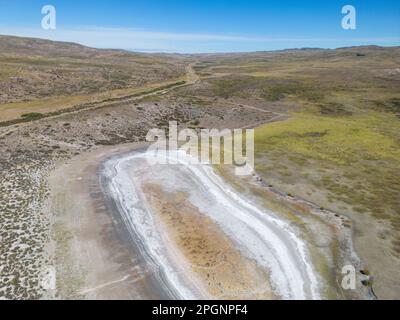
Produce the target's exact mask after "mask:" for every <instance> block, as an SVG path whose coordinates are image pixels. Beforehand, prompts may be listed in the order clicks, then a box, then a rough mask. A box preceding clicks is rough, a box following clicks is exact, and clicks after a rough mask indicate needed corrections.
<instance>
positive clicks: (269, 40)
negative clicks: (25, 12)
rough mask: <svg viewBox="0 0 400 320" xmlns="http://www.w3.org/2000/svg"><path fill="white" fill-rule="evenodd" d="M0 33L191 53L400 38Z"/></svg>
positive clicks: (85, 30) (126, 31)
mask: <svg viewBox="0 0 400 320" xmlns="http://www.w3.org/2000/svg"><path fill="white" fill-rule="evenodd" d="M0 34H8V35H16V36H25V37H37V38H44V39H50V40H58V41H70V42H78V43H81V44H84V45H88V46H92V47H98V48H120V49H134V48H141V50H143V51H177V52H182V51H186V52H190V51H196V50H195V49H194V50H185V48H199V49H198V50H200V49H201V48H203V47H206V46H207V44H211V45H212V44H221V43H222V44H223V43H230V44H235V43H236V46H238V45H240V44H241V43H243V44H244V45H245V46H248V45H249V44H255V45H256V46H257V47H259V46H261V45H263V44H265V45H266V49H268V47H267V45H271V44H277V46H279V43H280V44H281V46H283V44H286V45H289V46H290V44H291V45H292V46H306V45H310V44H314V45H315V46H319V45H320V44H324V43H332V42H342V43H349V45H351V44H352V43H381V44H384V43H390V44H393V43H399V42H400V38H398V37H397V38H396V37H387V38H358V39H350V38H343V39H338V38H295V37H290V38H284V37H281V38H278V37H266V36H265V37H264V36H261V37H260V36H243V35H229V34H207V33H206V34H198V33H184V32H182V33H174V32H157V31H148V30H143V29H135V28H105V27H96V26H94V27H93V26H92V27H90V26H81V27H73V28H63V27H59V28H57V30H51V31H48V30H43V29H40V28H36V29H35V28H7V27H0Z"/></svg>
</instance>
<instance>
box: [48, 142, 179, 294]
mask: <svg viewBox="0 0 400 320" xmlns="http://www.w3.org/2000/svg"><path fill="white" fill-rule="evenodd" d="M146 145H147V144H146V143H133V144H126V145H122V146H118V147H115V146H114V147H102V148H99V149H97V150H94V151H91V152H88V153H85V154H82V155H79V156H77V157H76V158H74V159H73V160H70V161H68V162H67V163H65V164H63V165H61V166H59V167H58V168H57V169H56V170H55V171H53V172H52V173H51V175H50V178H49V182H50V185H51V190H52V192H51V203H52V208H51V209H52V211H53V214H54V223H53V225H54V226H55V227H54V228H53V231H54V235H55V237H54V238H55V239H58V240H56V241H55V242H56V243H55V247H56V248H57V249H55V253H54V254H55V256H56V261H57V276H58V283H57V286H58V289H59V298H62V299H64V298H67V299H68V298H70V299H76V298H78V299H173V298H177V297H176V296H175V295H174V293H173V292H171V291H170V290H168V287H167V286H166V285H165V283H164V284H163V281H164V280H165V279H163V278H162V275H161V274H154V272H151V270H150V269H149V268H148V264H147V263H146V261H145V259H143V256H142V252H141V250H142V248H139V247H138V246H137V242H135V241H132V236H131V233H129V232H128V230H127V229H126V224H125V222H124V221H123V220H122V217H121V215H120V211H119V209H118V208H117V207H116V203H115V201H114V200H113V199H111V198H110V196H109V195H108V193H107V191H106V190H105V189H104V182H105V181H102V179H104V177H103V178H102V174H101V170H103V164H104V162H105V161H107V160H109V159H112V158H121V157H123V156H124V155H127V154H131V153H132V152H134V151H139V150H141V149H142V150H143V149H144V148H145V147H146ZM64 232H66V233H68V234H69V236H68V237H67V238H68V239H67V240H64V239H63V233H64ZM60 238H61V239H62V240H60ZM64 238H65V237H64ZM64 241H65V242H66V243H64ZM60 244H61V245H60ZM60 247H61V249H62V250H60Z"/></svg>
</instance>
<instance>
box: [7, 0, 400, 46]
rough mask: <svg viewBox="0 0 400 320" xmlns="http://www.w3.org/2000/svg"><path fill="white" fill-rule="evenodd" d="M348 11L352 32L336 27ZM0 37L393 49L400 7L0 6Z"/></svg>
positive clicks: (134, 1)
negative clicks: (51, 10)
mask: <svg viewBox="0 0 400 320" xmlns="http://www.w3.org/2000/svg"><path fill="white" fill-rule="evenodd" d="M348 4H349V5H353V6H354V7H355V8H356V10H357V29H356V30H344V29H342V27H341V20H342V17H343V15H342V14H341V9H342V7H343V6H344V5H348ZM44 5H54V6H55V8H56V12H57V29H56V30H43V29H42V28H41V19H42V17H43V15H42V14H41V8H42V6H44ZM0 34H10V35H20V36H30V37H40V38H47V39H52V40H64V41H73V42H79V43H82V44H85V45H89V46H92V47H99V48H121V49H128V50H137V51H164V52H188V53H193V52H230V51H258V50H276V49H285V48H299V47H323V48H335V47H342V46H352V45H365V44H376V45H385V46H392V45H400V1H399V0H347V1H342V0H302V1H301V0H280V1H269V0H263V1H258V0H248V1H243V0H213V1H211V0H201V1H200V0H198V1H189V0H187V1H183V0H130V1H128V0H126V1H123V0H119V1H118V0H113V1H105V0H96V1H91V0H86V1H77V0H68V1H67V0H64V1H61V0H45V1H38V0H7V1H6V0H0Z"/></svg>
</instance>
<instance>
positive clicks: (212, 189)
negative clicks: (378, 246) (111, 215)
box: [100, 150, 323, 299]
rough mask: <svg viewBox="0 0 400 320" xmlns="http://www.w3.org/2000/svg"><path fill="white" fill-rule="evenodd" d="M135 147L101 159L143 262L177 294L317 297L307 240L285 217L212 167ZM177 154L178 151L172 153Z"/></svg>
mask: <svg viewBox="0 0 400 320" xmlns="http://www.w3.org/2000/svg"><path fill="white" fill-rule="evenodd" d="M176 152H178V153H179V157H178V164H172V165H165V164H158V163H157V161H156V160H157V158H158V157H160V156H161V155H160V154H158V153H156V152H154V151H145V150H136V151H133V152H130V153H125V154H120V155H117V156H113V157H111V158H109V159H107V160H106V161H105V162H103V164H102V167H101V170H100V176H101V181H102V183H101V184H102V189H103V192H104V193H105V194H106V195H107V196H108V197H109V198H110V199H111V200H112V201H113V202H114V205H115V208H116V209H117V211H118V212H119V214H120V215H121V217H122V219H123V221H124V223H125V226H126V228H127V230H128V231H129V234H130V236H131V239H132V240H133V243H134V244H135V246H136V247H137V248H138V250H137V251H138V252H139V253H140V255H141V256H142V258H143V260H144V261H145V264H146V268H148V269H149V270H150V273H151V274H152V277H153V278H154V279H155V281H156V283H158V285H159V290H161V291H163V294H162V295H163V296H166V297H169V298H179V299H208V298H211V299H212V298H218V299H231V298H236V299H241V298H245V299H246V298H247V299H320V298H323V290H322V286H323V285H322V283H323V281H322V280H321V279H320V276H319V274H318V272H317V271H316V270H315V268H314V266H313V263H312V258H311V253H310V251H309V248H308V245H307V243H306V241H305V240H304V239H303V238H302V237H301V235H300V234H299V232H298V230H296V228H295V227H293V226H292V225H291V224H290V223H289V222H288V221H285V219H283V218H281V217H280V216H279V215H278V214H275V213H274V212H272V211H271V210H269V209H267V208H263V207H261V206H259V205H258V204H256V203H253V202H252V201H251V200H250V199H248V198H247V197H245V196H244V195H242V194H239V193H238V192H237V191H236V190H235V189H234V188H232V187H231V186H230V185H229V184H228V183H226V182H225V181H224V180H223V179H222V178H221V177H220V176H219V175H218V174H217V173H216V172H215V171H214V169H213V168H212V167H211V166H207V165H193V164H191V163H192V162H191V159H190V156H189V155H186V154H184V153H183V152H181V151H176ZM170 156H173V154H170Z"/></svg>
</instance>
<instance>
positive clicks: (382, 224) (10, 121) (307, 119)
mask: <svg viewBox="0 0 400 320" xmlns="http://www.w3.org/2000/svg"><path fill="white" fill-rule="evenodd" d="M399 57H400V49H399V48H398V47H392V48H381V47H375V46H368V47H352V48H343V49H336V50H322V49H298V50H284V51H276V52H256V53H236V54H203V55H173V54H141V53H131V52H126V51H118V50H98V49H92V48H87V47H83V46H80V45H77V44H72V43H60V42H51V41H46V40H39V39H28V38H17V37H8V36H0V151H1V152H0V167H1V171H0V176H1V180H0V190H1V193H0V240H1V246H0V298H6V299H39V298H50V299H54V298H56V299H146V298H147V299H149V298H150V299H151V298H169V297H180V296H185V297H186V295H185V294H182V295H178V294H177V293H176V292H172V290H170V288H168V285H167V283H168V281H172V280H171V279H169V280H168V279H164V277H163V276H162V275H159V274H157V273H155V272H154V270H153V269H152V267H151V263H150V262H149V259H147V258H146V255H144V254H143V251H146V250H147V251H149V252H152V251H151V250H150V249H151V248H150V249H146V250H144V249H143V248H141V247H140V246H139V245H138V242H137V241H135V240H137V239H132V237H131V236H130V233H129V228H128V227H127V224H126V220H124V217H123V216H121V215H119V212H120V211H121V210H120V209H121V208H117V207H116V203H115V202H113V201H112V199H110V198H109V196H110V193H107V192H105V191H107V190H108V189H107V188H108V187H107V181H106V182H104V181H102V177H104V175H102V172H103V171H102V170H105V169H104V168H105V167H107V163H110V165H109V167H112V166H114V164H113V162H112V161H113V159H114V158H115V157H117V156H121V155H123V156H126V155H128V156H129V155H130V154H131V153H132V152H134V153H135V152H140V150H144V149H145V148H146V147H147V144H146V143H145V137H146V134H147V132H148V130H150V129H151V128H165V129H167V128H168V124H169V121H177V122H178V124H179V127H180V128H192V129H194V130H200V129H202V128H218V129H222V128H232V129H233V128H255V165H256V166H255V168H256V172H255V173H254V174H253V175H252V176H250V177H237V176H235V175H233V173H232V171H233V170H232V169H233V168H232V166H216V167H214V168H213V170H214V171H213V172H215V173H217V174H218V177H220V178H221V179H222V181H223V183H224V186H225V187H223V188H225V189H226V190H231V191H232V192H236V193H238V194H241V195H242V196H243V199H245V200H243V199H242V198H240V199H242V200H240V201H239V202H240V203H244V202H245V201H249V203H252V204H255V206H258V207H259V208H263V210H264V211H263V212H264V213H267V216H268V213H269V212H270V213H271V217H272V216H273V217H274V218H279V219H278V220H279V221H282V223H283V224H284V225H285V226H287V230H289V229H290V231H291V232H292V233H291V234H292V235H295V236H296V237H298V239H299V241H300V242H302V243H305V244H306V246H305V247H306V251H307V252H308V253H307V255H305V256H307V259H308V260H307V262H310V265H312V268H313V269H312V270H313V272H311V273H310V274H309V273H301V277H300V278H301V279H302V280H304V283H305V284H304V285H299V286H300V287H302V288H303V289H304V288H305V289H304V292H301V293H302V294H300V295H296V294H293V295H291V291H290V290H289V289H292V288H289V289H288V294H287V296H286V295H285V294H282V295H280V294H279V293H280V291H279V290H276V289H277V287H279V283H278V282H274V281H273V280H271V278H274V277H275V273H274V272H275V271H274V269H273V268H271V269H269V268H268V267H266V266H267V265H268V263H266V266H264V265H263V263H262V259H261V256H258V255H257V254H258V252H257V251H256V250H254V252H253V251H252V248H251V247H250V246H249V247H246V245H245V244H246V243H245V241H244V240H243V239H242V238H240V237H239V236H238V237H234V236H232V234H235V231H237V230H242V229H234V228H233V227H232V229H229V228H226V225H225V221H231V225H232V226H236V224H235V223H236V222H237V221H236V220H224V219H222V218H221V219H220V218H219V216H217V215H213V214H214V213H215V212H219V211H218V210H219V209H220V208H218V207H215V206H214V207H208V206H207V204H208V203H210V202H212V201H211V200H210V199H212V197H213V196H212V195H210V196H204V198H202V196H201V195H200V191H199V190H202V189H201V187H193V190H192V189H191V188H184V187H182V188H181V189H179V188H178V189H175V188H172V187H165V186H168V185H167V184H165V185H164V187H161V185H162V184H163V183H165V181H166V180H167V178H168V172H167V171H168V170H166V171H165V172H163V174H164V175H165V176H163V174H161V171H158V172H160V174H159V175H157V174H154V172H156V173H157V168H153V169H151V170H150V169H146V170H149V171H146V170H145V168H143V172H145V174H147V178H146V179H142V180H143V181H142V180H140V179H138V178H137V175H138V174H139V173H138V172H136V171H135V170H134V169H132V168H130V169H129V170H127V172H129V174H130V175H131V177H132V179H133V180H134V181H139V182H140V183H139V182H138V184H137V185H136V187H137V190H138V195H140V196H141V197H143V198H141V199H142V202H145V203H146V204H148V206H150V207H151V208H153V211H152V212H153V213H154V221H155V222H154V224H155V226H156V227H157V228H158V229H159V230H164V231H165V234H167V235H168V236H166V238H163V241H164V243H167V244H168V246H167V249H168V250H169V251H168V250H166V252H168V257H169V258H168V259H170V260H168V259H167V258H166V265H168V266H169V267H171V266H174V264H173V263H170V264H168V263H169V261H178V260H177V259H178V258H179V259H180V260H179V261H181V264H179V266H177V267H176V268H177V269H176V270H180V271H179V272H177V273H179V275H180V276H181V277H182V279H178V280H179V281H178V280H176V283H184V284H185V286H186V287H185V288H192V287H193V290H192V291H190V290H189V289H187V290H189V291H190V292H192V293H193V292H195V293H196V296H198V297H201V298H234V299H279V298H285V297H289V298H296V297H300V298H302V297H303V298H322V299H373V298H378V299H399V298H400V276H399V274H398V270H399V267H400V197H399V194H400V130H399V129H400V91H399V89H400V58H399ZM110 161H111V162H110ZM115 165H116V164H115ZM139 167H140V162H138V163H137V166H136V168H139ZM152 170H153V171H152ZM171 170H172V169H171ZM146 172H147V173H146ZM170 174H171V176H174V174H173V173H172V172H171V173H170ZM156 176H157V178H158V179H159V180H157V178H156ZM176 176H179V177H180V178H181V180H174V181H175V182H176V185H182V186H183V185H184V184H185V183H187V182H188V181H189V180H190V178H193V179H194V177H195V176H196V175H195V174H191V175H189V174H188V176H187V177H186V178H185V174H184V172H183V173H182V172H181V173H180V174H179V175H176ZM184 178H185V179H184ZM201 178H203V176H202V175H201V174H200V173H199V176H198V179H201ZM135 179H136V180H135ZM210 181H211V182H212V183H214V184H217V183H216V181H217V180H212V179H211V180H210ZM219 181H220V180H218V183H222V182H219ZM211 182H210V183H211ZM193 186H195V184H194V182H193ZM196 188H198V190H197V189H196ZM139 191H140V192H139ZM227 199H228V198H227ZM229 199H231V198H229ZM221 201H222V200H221ZM227 201H228V200H227ZM210 208H211V209H210ZM142 209H143V208H142ZM221 210H222V209H221ZM246 210H247V209H246ZM246 210H245V209H244V207H243V210H242V211H241V212H247V211H246ZM252 210H253V209H252ZM239 211H240V210H239ZM250 211H251V210H250V209H249V210H248V216H247V217H248V219H249V220H251V219H252V218H254V217H255V215H256V213H254V212H255V211H254V210H253V211H251V212H250ZM140 212H142V211H138V214H139V213H140ZM206 213H207V214H206ZM272 213H273V214H272ZM239 214H240V212H238V216H237V217H239ZM257 214H258V213H257ZM232 219H233V218H232ZM238 219H239V218H238ZM246 219H247V218H246ZM246 219H245V220H244V225H246V226H247V228H248V229H246V230H247V231H248V232H250V231H251V230H253V229H252V225H250V222H249V220H246ZM260 219H261V218H260ZM260 221H261V220H260ZM263 221H264V220H263ZM247 223H249V224H248V225H247ZM268 223H269V222H268V221H265V226H266V227H267V226H269V224H268ZM238 228H239V227H238ZM285 228H286V227H285ZM243 230H244V229H243ZM249 230H250V231H249ZM254 230H255V229H254ZM285 230H286V229H285ZM236 234H238V235H239V232H237V233H236ZM247 234H249V235H250V234H252V233H251V232H250V233H247ZM296 239H297V238H296ZM242 240H243V241H244V242H243V241H242ZM260 243H261V242H260ZM282 245H283V246H284V247H285V248H286V246H287V248H288V250H289V251H290V250H293V248H292V247H291V245H290V244H288V243H285V241H282ZM249 252H253V255H251V254H249ZM166 256H167V254H166ZM305 256H304V257H305ZM171 257H172V258H171ZM273 258H276V259H277V261H278V262H282V261H283V260H280V257H275V256H274V255H273V256H271V259H273ZM288 261H289V260H288ZM293 261H297V260H296V259H293ZM304 261H305V260H304ZM304 261H303V262H304ZM167 262H168V263H167ZM347 264H351V265H354V267H355V268H356V272H357V287H356V289H354V290H344V289H343V288H342V286H341V279H342V277H343V274H342V268H343V266H345V265H347ZM182 265H183V266H184V267H182ZM305 265H307V264H305ZM49 267H50V268H53V269H54V270H55V274H56V280H57V281H56V286H55V287H52V288H45V287H43V283H42V282H43V281H42V280H43V270H47V269H48V268H49ZM284 267H287V269H285V268H284ZM284 267H282V268H283V269H282V270H288V272H289V271H293V272H297V269H296V268H289V267H288V266H284ZM179 268H181V269H179ZM182 268H183V269H182ZM278 269H279V268H278ZM279 270H280V269H279ZM310 270H311V269H310ZM186 273H187V274H186ZM294 274H295V273H294ZM314 275H315V277H316V279H317V283H318V284H317V285H316V287H318V290H317V289H315V288H314V287H313V286H312V285H310V284H309V283H308V281H309V282H312V279H311V278H312V277H313V276H314ZM191 278H193V279H195V280H193V283H189V282H190V281H188V280H187V279H191ZM275 278H276V277H275ZM167 280H168V281H167ZM173 280H174V279H173ZM282 281H284V279H283V280H282ZM282 286H283V285H282ZM314 289H315V290H316V291H315V292H314V291H313V290H314ZM185 292H186V291H185ZM282 292H285V290H283V289H282ZM295 293H298V291H297V292H295ZM303 293H304V295H303ZM188 296H190V295H188Z"/></svg>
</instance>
